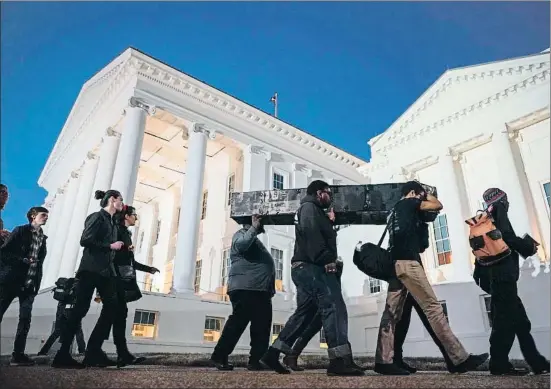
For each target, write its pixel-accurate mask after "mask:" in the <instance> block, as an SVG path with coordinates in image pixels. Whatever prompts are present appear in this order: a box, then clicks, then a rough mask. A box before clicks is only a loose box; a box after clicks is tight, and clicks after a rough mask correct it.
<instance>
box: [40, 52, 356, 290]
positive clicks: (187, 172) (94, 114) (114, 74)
mask: <svg viewBox="0 0 551 389" xmlns="http://www.w3.org/2000/svg"><path fill="white" fill-rule="evenodd" d="M110 66H112V68H113V70H111V71H108V70H106V71H101V72H99V73H98V75H96V76H95V77H94V78H93V79H91V80H90V81H89V82H87V84H85V87H84V88H83V91H82V92H81V96H79V99H77V103H76V105H75V108H74V109H73V111H72V113H71V115H70V118H69V119H68V121H67V124H66V126H65V127H64V129H63V131H62V133H61V135H60V138H59V139H58V142H57V143H56V146H55V147H54V150H53V152H52V154H51V155H50V158H49V160H48V163H47V165H46V167H45V169H44V171H43V174H42V176H41V178H40V180H39V182H40V184H41V185H42V186H44V187H45V188H46V189H47V190H48V192H49V193H53V194H54V195H50V196H49V197H48V199H49V200H48V201H49V202H48V204H49V205H50V206H51V211H52V215H51V222H52V223H50V224H51V226H50V229H51V233H50V239H49V255H48V261H49V263H48V265H47V266H46V268H45V269H46V275H45V277H44V283H43V285H42V287H47V286H50V285H52V284H53V282H54V281H55V280H56V279H57V278H58V277H60V276H64V277H69V276H72V275H74V272H75V271H76V269H77V268H78V266H79V261H80V257H81V255H82V247H80V245H79V240H80V234H81V233H82V229H83V227H84V221H85V219H86V216H87V215H89V214H90V213H92V212H95V211H97V210H98V209H99V202H98V200H95V199H94V192H95V190H107V189H111V188H112V189H117V190H119V191H120V192H121V194H122V196H123V198H124V201H125V203H127V204H133V205H134V206H136V207H137V208H138V212H139V213H140V220H139V222H138V226H137V227H136V228H135V229H134V230H135V231H134V233H135V234H136V236H135V237H134V240H135V242H136V256H137V257H138V258H139V259H140V260H141V261H142V262H145V263H149V264H152V265H155V266H157V267H158V268H160V269H162V271H161V276H156V278H153V279H152V278H151V277H149V278H148V277H146V279H145V283H149V284H151V283H152V284H153V286H155V285H156V289H158V290H165V289H166V287H167V285H168V286H171V288H170V290H171V291H172V292H173V293H177V294H190V293H193V292H194V291H195V292H196V291H197V290H198V289H199V290H200V291H202V292H205V291H206V292H213V291H212V290H210V289H213V288H216V287H218V285H222V284H223V278H224V277H225V276H227V274H225V273H224V272H225V271H226V270H224V268H223V261H225V260H224V259H223V258H224V257H223V256H224V255H225V254H224V252H225V250H226V249H227V243H223V242H228V239H230V240H231V235H232V234H233V231H235V228H237V227H236V226H235V223H234V222H233V221H231V220H230V219H229V218H228V216H229V213H228V212H229V211H228V210H229V208H228V205H227V204H228V203H229V201H228V199H229V194H230V193H229V192H231V191H252V190H264V189H271V188H273V185H274V177H275V176H277V177H278V180H279V181H278V182H279V183H281V185H283V186H284V187H285V188H292V187H305V186H307V185H308V183H309V180H311V179H312V178H313V177H314V175H316V177H321V178H324V179H326V180H327V181H329V182H333V180H335V182H337V181H338V182H342V183H350V184H354V183H361V182H364V181H365V179H364V177H363V176H362V175H361V174H360V173H359V172H358V171H357V170H356V169H357V168H358V167H359V166H360V165H361V164H362V163H363V161H361V160H359V159H357V158H355V157H353V156H351V155H349V154H347V153H345V152H343V151H342V150H339V149H337V148H335V147H333V146H331V145H329V144H326V143H324V142H322V141H320V140H319V139H316V138H315V137H312V136H311V135H308V134H306V133H304V132H302V131H300V130H298V129H296V128H294V127H291V126H289V125H287V124H285V123H283V122H281V121H279V120H277V119H275V118H273V117H272V116H270V115H268V114H266V113H264V112H261V111H258V110H256V109H254V108H252V107H250V106H248V105H246V104H244V103H242V102H239V101H238V100H236V99H233V98H231V97H230V96H227V95H225V94H223V93H222V92H219V91H216V90H215V89H214V88H211V87H208V86H206V85H205V84H202V83H201V82H199V81H197V80H195V79H193V78H191V77H189V76H187V75H185V74H183V73H180V72H178V71H176V70H174V69H170V68H167V67H166V66H165V65H163V64H161V63H159V62H157V61H156V60H154V59H152V58H150V57H147V56H146V55H144V54H142V53H139V52H137V51H135V50H133V49H129V50H127V51H126V52H125V53H123V54H122V55H121V56H120V57H119V58H117V59H116V60H114V61H113V64H112V65H110ZM115 69H116V70H115ZM106 79H107V81H106ZM109 79H112V81H109ZM100 81H101V82H100ZM100 84H101V85H104V86H103V87H105V85H108V87H107V88H106V89H105V91H104V92H103V94H101V93H97V94H96V95H100V96H101V97H100V99H99V100H98V103H97V104H96V107H103V108H101V109H99V108H97V109H96V108H94V109H95V111H94V110H92V111H91V112H89V113H88V114H87V115H88V116H86V114H85V112H83V109H84V108H82V107H80V109H79V107H78V103H79V100H80V99H84V98H85V96H84V97H83V96H82V95H83V94H86V93H87V91H88V90H90V89H91V90H94V89H95V88H101V86H100ZM169 84H170V87H168V85H169ZM96 92H97V91H96ZM75 115H81V117H87V119H85V120H84V122H83V123H84V124H83V125H82V126H80V127H79V126H77V125H76V124H75V123H78V122H79V121H78V120H77V119H78V118H73V117H72V116H75ZM83 126H84V127H83ZM85 129H86V131H85ZM76 148H79V152H78V153H77V152H76V151H75V150H76ZM64 151H65V152H64ZM222 171H224V172H226V173H224V174H225V175H224V176H222V173H221V172H222ZM64 177H68V178H65V179H64ZM278 185H279V184H278ZM172 188H174V190H173V189H172ZM56 193H57V195H55V194H56ZM207 194H208V196H207ZM171 204H172V205H171ZM206 209H208V210H209V211H206ZM53 222H55V225H53V224H54V223H53ZM273 235H274V236H273V237H272V235H271V233H270V237H269V239H268V237H266V236H262V237H261V240H262V241H263V243H264V244H265V245H267V246H268V244H269V246H270V247H268V249H269V250H275V251H273V252H274V253H275V254H274V255H277V256H279V257H282V258H281V260H282V261H283V266H282V268H283V271H282V274H281V283H282V290H284V291H285V293H291V292H292V289H293V287H292V282H291V279H290V272H289V269H290V266H289V261H290V255H291V250H290V249H289V247H291V246H290V245H292V242H293V236H292V233H290V232H289V231H287V229H283V230H274V234H273ZM209 245H210V246H209ZM207 246H208V247H207ZM209 247H210V248H209ZM203 252H209V253H215V254H216V255H215V256H214V257H215V258H214V259H209V260H210V261H211V262H212V263H205V261H206V260H207V259H206V258H202V254H201V253H203ZM281 253H284V254H281ZM211 256H212V255H211V254H209V258H210V257H211ZM199 259H201V260H202V264H201V266H202V273H201V271H200V272H199V273H200V274H199V275H198V273H197V266H199V265H197V263H198V262H197V261H198V260H199ZM165 264H167V266H168V264H171V265H170V267H167V268H166V269H165ZM201 274H202V276H201ZM159 277H161V278H159ZM204 277H209V278H210V281H209V282H208V285H210V286H209V287H208V288H210V289H208V290H205V287H198V286H197V283H198V282H202V281H200V279H201V278H204ZM201 285H203V284H202V283H201ZM142 286H143V285H142ZM202 292H199V293H202Z"/></svg>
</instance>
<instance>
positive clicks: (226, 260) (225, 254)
mask: <svg viewBox="0 0 551 389" xmlns="http://www.w3.org/2000/svg"><path fill="white" fill-rule="evenodd" d="M230 266H231V259H230V250H229V249H225V250H224V251H222V286H226V285H227V284H228V275H229V273H230Z"/></svg>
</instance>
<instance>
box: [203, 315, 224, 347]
mask: <svg viewBox="0 0 551 389" xmlns="http://www.w3.org/2000/svg"><path fill="white" fill-rule="evenodd" d="M223 327H224V319H223V318H221V317H211V316H207V317H205V329H204V330H203V340H204V341H205V342H218V339H220V335H221V334H222V328H223Z"/></svg>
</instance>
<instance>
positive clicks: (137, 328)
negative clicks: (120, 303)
mask: <svg viewBox="0 0 551 389" xmlns="http://www.w3.org/2000/svg"><path fill="white" fill-rule="evenodd" d="M156 332H157V312H151V311H141V310H136V312H134V323H133V324H132V336H135V337H139V338H150V339H153V338H154V337H155V334H156Z"/></svg>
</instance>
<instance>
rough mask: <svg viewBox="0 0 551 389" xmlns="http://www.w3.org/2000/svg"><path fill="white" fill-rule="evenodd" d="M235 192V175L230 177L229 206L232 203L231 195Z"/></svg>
mask: <svg viewBox="0 0 551 389" xmlns="http://www.w3.org/2000/svg"><path fill="white" fill-rule="evenodd" d="M234 190H235V174H232V175H231V176H229V177H228V205H230V203H231V195H232V193H233V191H234Z"/></svg>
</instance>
